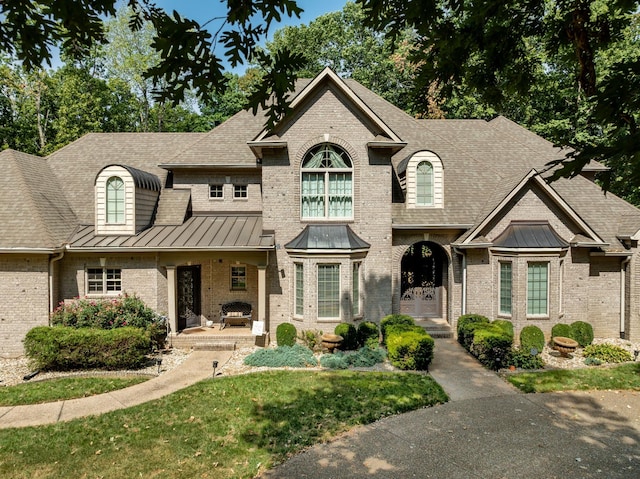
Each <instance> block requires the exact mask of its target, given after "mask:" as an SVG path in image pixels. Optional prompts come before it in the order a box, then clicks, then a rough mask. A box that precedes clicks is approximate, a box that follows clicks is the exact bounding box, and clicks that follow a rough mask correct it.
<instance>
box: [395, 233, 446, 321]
mask: <svg viewBox="0 0 640 479" xmlns="http://www.w3.org/2000/svg"><path fill="white" fill-rule="evenodd" d="M445 265H446V255H445V254H444V252H443V251H442V248H441V247H440V246H439V245H437V244H435V243H431V242H427V241H421V242H419V243H415V244H413V245H411V246H410V247H409V248H408V249H407V251H406V252H405V253H404V256H403V257H402V263H401V271H402V273H401V274H402V277H401V296H400V312H401V313H402V314H408V315H409V316H413V317H414V318H441V317H442V299H443V298H442V297H443V293H444V288H443V270H446V268H444V266H445Z"/></svg>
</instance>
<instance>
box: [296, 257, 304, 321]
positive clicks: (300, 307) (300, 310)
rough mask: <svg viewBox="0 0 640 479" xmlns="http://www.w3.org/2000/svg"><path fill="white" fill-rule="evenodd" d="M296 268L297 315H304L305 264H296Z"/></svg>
mask: <svg viewBox="0 0 640 479" xmlns="http://www.w3.org/2000/svg"><path fill="white" fill-rule="evenodd" d="M295 270H296V286H295V288H296V289H295V296H296V316H303V315H304V266H303V264H302V263H296V264H295Z"/></svg>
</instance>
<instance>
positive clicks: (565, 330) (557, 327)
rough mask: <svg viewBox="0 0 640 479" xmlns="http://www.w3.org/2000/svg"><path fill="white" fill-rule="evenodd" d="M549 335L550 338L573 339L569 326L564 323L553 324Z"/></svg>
mask: <svg viewBox="0 0 640 479" xmlns="http://www.w3.org/2000/svg"><path fill="white" fill-rule="evenodd" d="M551 337H552V338H557V337H561V338H571V339H573V332H572V331H571V326H569V325H568V324H564V323H558V324H554V325H553V327H552V328H551Z"/></svg>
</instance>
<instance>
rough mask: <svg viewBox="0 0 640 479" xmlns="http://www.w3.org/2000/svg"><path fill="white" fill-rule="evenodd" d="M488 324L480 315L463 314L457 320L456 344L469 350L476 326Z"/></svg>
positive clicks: (485, 318)
mask: <svg viewBox="0 0 640 479" xmlns="http://www.w3.org/2000/svg"><path fill="white" fill-rule="evenodd" d="M487 323H489V318H487V317H486V316H482V315H480V314H465V315H462V316H460V317H459V318H458V328H457V332H458V342H459V343H460V344H462V346H464V347H465V349H467V350H470V349H471V343H472V342H473V331H474V329H475V328H476V325H478V324H487Z"/></svg>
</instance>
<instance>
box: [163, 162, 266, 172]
mask: <svg viewBox="0 0 640 479" xmlns="http://www.w3.org/2000/svg"><path fill="white" fill-rule="evenodd" d="M158 167H159V168H162V169H165V170H179V169H184V170H202V169H210V168H226V169H233V170H255V169H257V168H260V167H261V165H260V164H259V163H257V162H256V163H255V164H251V165H249V164H239V163H188V164H185V163H163V164H161V165H158Z"/></svg>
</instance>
